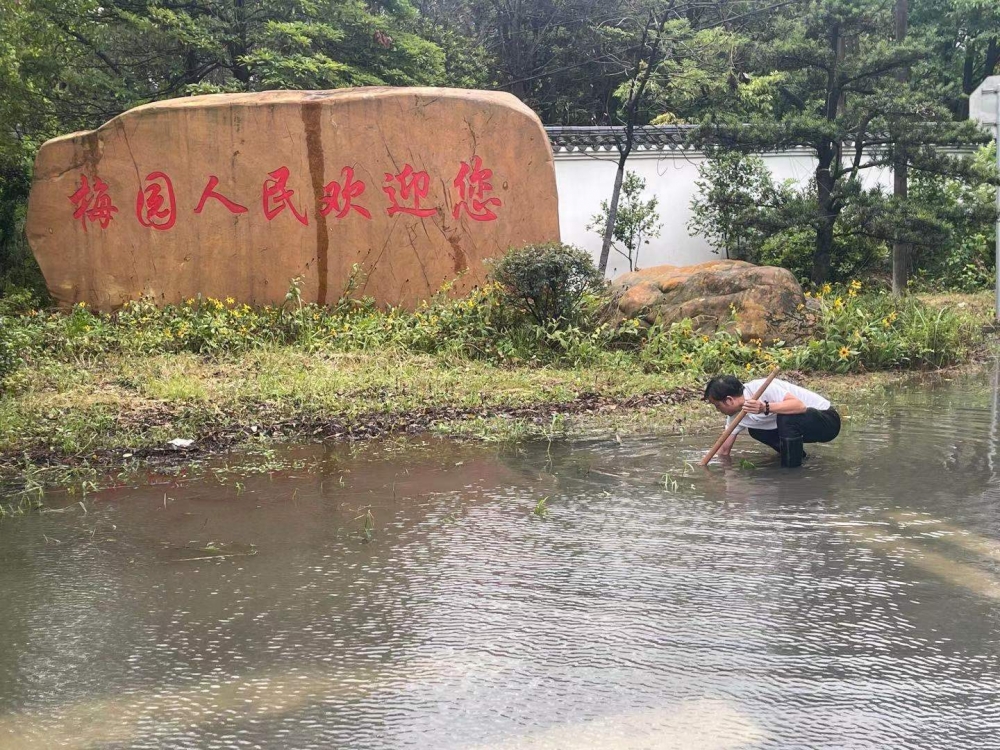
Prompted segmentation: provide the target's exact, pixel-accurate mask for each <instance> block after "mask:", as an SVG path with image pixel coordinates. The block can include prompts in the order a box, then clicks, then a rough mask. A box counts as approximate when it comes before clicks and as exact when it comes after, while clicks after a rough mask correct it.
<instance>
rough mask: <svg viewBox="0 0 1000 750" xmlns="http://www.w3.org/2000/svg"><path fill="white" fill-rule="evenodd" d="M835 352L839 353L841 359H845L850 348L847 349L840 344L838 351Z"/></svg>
mask: <svg viewBox="0 0 1000 750" xmlns="http://www.w3.org/2000/svg"><path fill="white" fill-rule="evenodd" d="M837 354H839V355H840V358H841V359H847V358H848V357H850V356H851V350H850V349H848V348H847V347H846V346H842V347H840V351H838V352H837Z"/></svg>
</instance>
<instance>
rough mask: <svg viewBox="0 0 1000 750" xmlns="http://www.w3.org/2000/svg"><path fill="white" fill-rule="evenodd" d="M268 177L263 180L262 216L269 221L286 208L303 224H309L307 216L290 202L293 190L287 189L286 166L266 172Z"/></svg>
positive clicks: (287, 173) (287, 175) (287, 174)
mask: <svg viewBox="0 0 1000 750" xmlns="http://www.w3.org/2000/svg"><path fill="white" fill-rule="evenodd" d="M267 176H268V178H269V179H267V180H264V189H263V192H262V193H261V203H262V204H263V206H264V216H265V217H266V218H267V220H268V221H271V220H272V219H273V218H274V217H275V216H277V215H278V214H280V213H281V212H282V211H284V210H285V209H286V208H287V209H288V210H289V211H291V212H292V216H294V217H295V218H296V219H298V220H299V223H300V224H302V225H303V226H309V218H308V216H307V215H306V214H305V212H303V213H299V211H298V209H297V208H295V204H294V203H292V196H293V195H295V191H294V190H290V189H288V187H286V185H287V184H288V177H289V172H288V167H279V168H278V169H276V170H274V171H273V172H268V173H267Z"/></svg>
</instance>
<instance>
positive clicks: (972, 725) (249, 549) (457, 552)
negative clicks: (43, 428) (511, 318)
mask: <svg viewBox="0 0 1000 750" xmlns="http://www.w3.org/2000/svg"><path fill="white" fill-rule="evenodd" d="M986 380H987V381H988V380H989V378H987V379H986ZM996 401H997V391H996V389H995V387H994V386H993V383H991V382H977V381H975V380H969V381H962V382H952V383H943V384H941V385H940V386H937V387H934V388H927V387H911V388H909V389H900V390H899V391H898V392H897V393H895V394H893V395H892V397H891V398H889V399H888V400H887V401H886V402H885V403H884V404H883V403H881V402H880V403H877V404H867V405H865V406H866V409H865V411H867V412H871V411H874V415H873V416H866V418H865V419H863V420H862V419H860V418H857V417H856V418H855V419H853V420H847V422H846V428H845V432H844V433H843V434H842V436H841V437H840V438H839V439H838V440H837V441H836V442H835V443H834V444H832V445H829V446H819V447H815V448H813V449H811V450H810V454H811V455H810V458H809V460H808V461H807V463H806V465H805V466H804V467H803V468H802V469H800V470H783V469H781V468H780V467H779V466H778V465H777V461H776V459H775V458H774V457H772V456H771V455H769V454H768V453H766V452H765V449H763V448H758V447H757V446H756V445H755V444H753V443H752V441H750V440H749V439H748V438H746V437H743V438H741V439H740V441H739V442H738V443H737V447H736V450H735V451H734V458H735V459H736V461H734V462H733V463H731V464H729V465H716V464H713V466H712V467H711V468H710V469H709V470H703V469H701V468H699V467H697V466H696V465H695V464H697V461H698V459H699V458H700V456H701V455H702V452H703V450H704V449H705V447H706V444H707V443H710V442H711V439H710V438H709V439H706V438H705V436H701V437H700V438H699V439H693V438H676V439H667V440H665V439H655V440H654V439H633V438H629V439H624V438H623V439H622V441H621V442H619V441H616V440H607V441H599V442H576V443H552V444H548V443H545V442H542V443H531V444H528V445H522V446H520V447H517V448H504V449H501V450H498V449H496V448H491V447H486V446H481V445H474V444H459V443H454V442H449V441H436V440H431V439H425V440H415V441H410V442H408V443H383V444H371V445H367V446H364V447H354V448H351V447H344V446H339V447H332V448H330V449H329V450H324V449H322V448H309V449H302V450H299V451H294V454H295V455H296V456H297V457H299V458H301V459H302V460H303V461H304V462H305V464H306V465H307V466H309V467H310V468H308V469H306V468H303V469H302V470H301V471H282V472H277V473H270V474H268V473H263V474H259V475H249V476H246V477H232V476H230V475H222V476H223V477H224V478H225V481H224V483H223V482H220V481H219V480H218V479H216V478H213V477H212V475H209V477H208V478H203V479H200V480H197V481H194V480H192V481H178V480H175V479H167V478H163V479H162V480H160V481H157V480H156V478H153V483H151V484H150V485H149V486H144V487H139V488H122V489H117V490H112V491H107V492H103V493H100V494H98V495H94V496H91V497H89V498H88V499H87V502H86V504H85V507H81V506H74V505H71V504H70V500H69V499H67V500H66V502H65V503H63V505H65V511H64V512H60V513H43V514H36V515H31V516H27V517H23V518H14V519H7V520H5V521H3V522H0V591H2V592H3V601H2V602H0V748H2V749H3V750H6V749H7V748H16V749H17V750H22V749H31V748H53V747H69V748H115V749H118V748H198V749H199V750H201V749H206V748H237V747H248V748H268V749H271V748H274V749H278V748H281V749H285V748H333V747H337V748H340V747H344V748H355V747H356V748H583V747H601V748H675V747H676V748H793V747H794V748H802V747H808V748H844V747H851V748H869V747H870V748H886V747H892V748H952V747H953V748H995V747H997V746H998V740H997V737H998V735H1000V453H998V448H1000V415H998V413H997V403H996ZM693 408H703V407H693ZM855 412H856V414H858V415H860V413H861V410H860V409H856V410H855ZM741 458H743V459H747V460H748V461H749V463H746V462H744V463H743V464H742V465H741V464H740V461H739V459H741Z"/></svg>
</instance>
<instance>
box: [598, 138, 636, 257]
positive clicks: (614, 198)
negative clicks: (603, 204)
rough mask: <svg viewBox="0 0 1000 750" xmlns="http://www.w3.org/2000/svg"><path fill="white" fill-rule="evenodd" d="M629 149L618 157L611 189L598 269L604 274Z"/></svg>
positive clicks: (609, 252)
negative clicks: (613, 184)
mask: <svg viewBox="0 0 1000 750" xmlns="http://www.w3.org/2000/svg"><path fill="white" fill-rule="evenodd" d="M627 160H628V151H622V154H621V156H620V157H619V159H618V171H617V172H616V173H615V187H614V189H613V190H612V191H611V202H610V203H609V204H608V223H607V224H606V225H605V227H604V244H602V245H601V261H600V263H599V264H598V266H597V270H598V271H599V272H600V274H601V276H604V274H605V272H606V271H607V269H608V256H609V255H610V254H611V238H612V237H613V236H614V231H615V219H616V218H618V199H619V198H621V193H622V180H624V178H625V162H626V161H627Z"/></svg>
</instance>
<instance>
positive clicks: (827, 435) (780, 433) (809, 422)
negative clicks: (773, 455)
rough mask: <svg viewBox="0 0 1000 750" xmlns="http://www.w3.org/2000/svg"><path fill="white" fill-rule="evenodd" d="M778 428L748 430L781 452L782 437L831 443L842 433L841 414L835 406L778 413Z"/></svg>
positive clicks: (752, 435)
mask: <svg viewBox="0 0 1000 750" xmlns="http://www.w3.org/2000/svg"><path fill="white" fill-rule="evenodd" d="M777 417H778V429H776V430H758V429H757V428H755V427H751V428H750V429H749V430H747V432H749V433H750V437H752V438H753V439H754V440H759V441H760V442H762V443H764V445H769V446H771V447H772V448H774V449H775V450H776V451H778V452H779V453H780V452H781V443H779V442H778V441H779V440H781V438H797V437H800V438H802V442H803V443H829V442H830V441H831V440H833V439H834V438H835V437H837V435H839V434H840V415H839V414H838V413H837V410H836V409H834V408H833V407H830V408H829V409H824V410H823V411H820V410H819V409H811V408H810V409H806V410H805V411H804V412H803V413H802V414H778V415H777Z"/></svg>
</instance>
